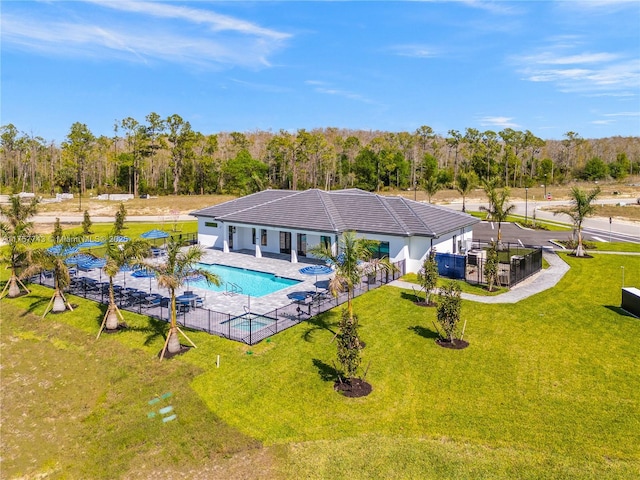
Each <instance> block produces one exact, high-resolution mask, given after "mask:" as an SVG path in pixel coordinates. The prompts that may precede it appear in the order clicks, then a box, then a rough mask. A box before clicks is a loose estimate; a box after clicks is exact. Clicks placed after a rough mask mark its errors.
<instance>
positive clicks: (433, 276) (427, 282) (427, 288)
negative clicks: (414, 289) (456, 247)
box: [418, 249, 438, 305]
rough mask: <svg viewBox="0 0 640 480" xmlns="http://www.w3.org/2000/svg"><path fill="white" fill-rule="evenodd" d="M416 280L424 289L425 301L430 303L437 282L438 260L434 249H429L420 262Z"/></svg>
mask: <svg viewBox="0 0 640 480" xmlns="http://www.w3.org/2000/svg"><path fill="white" fill-rule="evenodd" d="M418 282H420V285H421V286H422V288H423V289H424V292H425V301H426V303H427V304H428V305H429V304H431V294H432V293H433V291H434V290H435V289H436V286H437V284H438V262H436V252H435V250H434V249H431V250H430V251H429V255H427V256H426V258H425V259H424V262H422V268H420V270H419V271H418Z"/></svg>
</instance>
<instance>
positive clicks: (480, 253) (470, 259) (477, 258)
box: [467, 250, 487, 266]
mask: <svg viewBox="0 0 640 480" xmlns="http://www.w3.org/2000/svg"><path fill="white" fill-rule="evenodd" d="M485 258H487V252H486V251H485V250H469V251H468V252H467V264H469V265H476V266H478V265H480V264H481V263H482V260H484V259H485Z"/></svg>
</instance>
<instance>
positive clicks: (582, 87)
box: [513, 37, 640, 96]
mask: <svg viewBox="0 0 640 480" xmlns="http://www.w3.org/2000/svg"><path fill="white" fill-rule="evenodd" d="M555 41H556V42H557V43H556V44H555V45H552V46H551V47H549V48H547V49H545V50H544V51H542V52H538V53H534V54H530V55H522V56H520V57H517V58H514V59H513V61H514V63H515V64H516V65H517V66H518V71H519V72H520V74H522V75H523V76H524V78H525V79H526V80H529V81H531V82H550V83H554V84H556V85H557V87H558V88H559V90H560V91H562V92H566V93H568V92H571V93H583V94H599V95H612V96H621V95H630V94H632V95H637V91H638V89H639V88H640V60H639V59H637V58H634V57H633V56H632V55H627V54H624V53H622V52H620V53H611V52H589V51H585V52H575V50H576V49H577V48H580V47H581V45H580V43H581V41H580V39H579V38H578V37H571V38H568V37H565V38H558V39H555ZM630 92H636V93H630Z"/></svg>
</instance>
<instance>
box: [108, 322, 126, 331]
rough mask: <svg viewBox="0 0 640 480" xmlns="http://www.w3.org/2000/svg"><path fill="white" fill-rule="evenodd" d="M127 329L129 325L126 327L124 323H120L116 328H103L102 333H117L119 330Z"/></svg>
mask: <svg viewBox="0 0 640 480" xmlns="http://www.w3.org/2000/svg"><path fill="white" fill-rule="evenodd" d="M127 328H129V325H127V324H126V323H125V322H121V323H119V324H118V326H117V327H116V328H105V329H104V330H103V332H104V333H118V332H119V331H121V330H126V329H127Z"/></svg>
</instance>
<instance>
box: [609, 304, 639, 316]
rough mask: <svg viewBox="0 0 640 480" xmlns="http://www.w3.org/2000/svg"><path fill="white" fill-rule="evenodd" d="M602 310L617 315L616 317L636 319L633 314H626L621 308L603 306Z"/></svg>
mask: <svg viewBox="0 0 640 480" xmlns="http://www.w3.org/2000/svg"><path fill="white" fill-rule="evenodd" d="M604 308H608V309H609V310H611V311H612V312H614V313H617V314H618V315H622V316H623V317H631V318H638V317H636V316H635V315H634V314H632V313H629V312H627V311H626V310H625V309H624V308H622V307H616V306H615V305H605V306H604Z"/></svg>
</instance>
